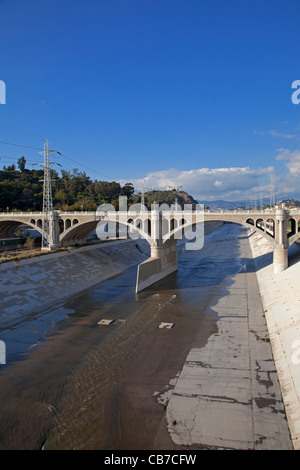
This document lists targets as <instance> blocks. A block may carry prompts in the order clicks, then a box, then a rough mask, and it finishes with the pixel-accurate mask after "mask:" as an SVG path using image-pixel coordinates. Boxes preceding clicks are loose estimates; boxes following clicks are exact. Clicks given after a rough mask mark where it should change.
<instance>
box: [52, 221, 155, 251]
mask: <svg viewBox="0 0 300 470" xmlns="http://www.w3.org/2000/svg"><path fill="white" fill-rule="evenodd" d="M99 222H102V225H104V224H107V223H109V222H111V223H114V224H116V225H117V224H119V225H124V226H127V227H129V229H130V231H131V233H132V230H134V231H136V232H137V233H138V234H139V235H141V236H142V237H143V238H144V239H145V240H146V241H147V242H148V243H149V244H151V236H150V235H149V234H148V233H147V232H146V231H145V230H144V229H143V228H142V227H139V226H138V227H137V226H135V225H134V220H133V219H128V221H122V222H120V221H119V220H118V221H117V220H115V219H110V218H109V217H105V218H104V219H102V220H92V221H89V222H78V221H77V223H75V224H73V225H71V226H70V227H69V228H68V229H67V230H65V231H64V232H62V233H61V234H60V236H59V242H60V243H61V244H62V245H64V244H71V243H79V242H81V241H83V240H86V238H87V237H88V236H89V235H90V234H91V233H92V232H94V231H95V230H96V229H97V226H98V224H99ZM141 222H142V221H141ZM141 226H143V224H142V223H141Z"/></svg>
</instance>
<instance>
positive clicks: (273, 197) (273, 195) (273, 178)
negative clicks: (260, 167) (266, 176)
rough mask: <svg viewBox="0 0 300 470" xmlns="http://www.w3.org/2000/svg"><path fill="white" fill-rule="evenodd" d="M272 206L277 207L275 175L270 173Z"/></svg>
mask: <svg viewBox="0 0 300 470" xmlns="http://www.w3.org/2000/svg"><path fill="white" fill-rule="evenodd" d="M270 187H271V189H270V207H271V208H273V207H275V176H274V175H273V174H272V175H270Z"/></svg>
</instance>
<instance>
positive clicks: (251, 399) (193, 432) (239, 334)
mask: <svg viewBox="0 0 300 470" xmlns="http://www.w3.org/2000/svg"><path fill="white" fill-rule="evenodd" d="M241 263H242V266H243V267H242V269H241V271H240V272H239V273H238V274H237V275H235V276H234V278H233V283H232V284H231V285H230V287H229V292H228V295H226V296H224V297H223V298H221V299H220V301H219V302H218V304H217V305H214V306H213V307H212V309H213V310H214V311H215V312H216V313H217V315H218V321H217V326H218V332H217V333H216V334H214V335H212V336H211V337H210V338H209V340H208V342H207V344H206V345H205V347H203V348H199V349H198V348H197V347H195V348H193V349H191V350H190V353H189V354H188V356H187V358H186V361H185V364H184V367H183V369H182V371H181V373H180V374H179V377H178V380H177V382H176V385H175V387H174V389H173V391H172V394H171V397H170V401H169V403H168V406H167V413H166V415H167V421H168V430H169V433H170V435H171V437H172V439H173V441H174V442H175V443H176V444H179V445H195V444H199V445H201V446H208V447H209V448H219V449H221V448H226V449H268V450H271V449H283V450H285V449H287V450H288V449H292V448H293V446H292V441H291V437H290V432H289V428H288V424H287V420H286V414H285V409H284V405H283V401H282V396H281V391H280V387H279V383H278V379H277V373H276V370H275V365H274V362H273V357H272V351H271V345H270V342H269V337H268V331H267V327H266V323H265V318H264V313H263V306H262V301H261V296H260V293H259V288H258V283H257V278H256V273H255V270H254V265H253V261H252V260H251V251H250V247H249V241H248V238H246V237H241Z"/></svg>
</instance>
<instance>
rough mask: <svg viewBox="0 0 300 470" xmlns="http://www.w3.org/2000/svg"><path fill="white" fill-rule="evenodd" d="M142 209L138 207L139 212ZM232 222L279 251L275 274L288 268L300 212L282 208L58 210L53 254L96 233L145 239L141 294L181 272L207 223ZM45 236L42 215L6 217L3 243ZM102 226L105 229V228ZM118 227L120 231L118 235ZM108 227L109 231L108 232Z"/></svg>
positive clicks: (1, 226)
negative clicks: (22, 228) (181, 255)
mask: <svg viewBox="0 0 300 470" xmlns="http://www.w3.org/2000/svg"><path fill="white" fill-rule="evenodd" d="M135 209H136V208H135ZM220 221H221V222H232V223H238V224H241V225H243V226H245V227H247V228H251V229H252V230H254V231H255V232H258V233H260V234H261V235H262V236H264V237H265V238H266V239H267V240H268V242H269V243H270V245H271V246H272V248H273V265H274V272H275V273H276V272H281V271H283V270H284V269H286V268H287V267H288V248H289V246H291V245H292V244H293V243H294V242H296V241H299V240H300V210H293V211H292V210H288V209H285V208H284V207H280V208H279V207H277V208H276V209H273V210H265V211H262V210H260V211H259V210H257V211H250V210H248V211H240V210H239V211H238V210H235V211H205V212H204V211H203V210H201V209H200V206H198V208H197V210H192V208H191V207H190V208H187V209H186V206H185V209H184V210H182V209H181V208H180V207H177V208H176V207H175V208H170V207H169V206H167V205H161V206H158V205H156V204H154V205H153V206H152V210H151V211H148V210H147V209H146V208H145V207H140V208H139V209H138V210H132V209H131V208H129V210H125V211H115V210H107V211H106V210H98V211H96V212H60V211H54V214H53V220H52V224H53V225H52V227H53V235H54V236H53V244H52V246H50V249H53V248H56V247H61V246H69V245H74V244H77V243H80V244H82V243H85V242H86V239H87V237H88V236H89V235H90V234H91V233H92V232H93V231H95V230H97V233H98V235H99V237H100V238H108V237H109V236H111V234H112V233H113V235H115V236H117V235H118V234H119V233H120V234H121V235H122V236H127V237H134V236H137V235H138V236H141V237H143V238H144V239H145V240H147V241H148V243H149V245H150V247H151V257H150V258H149V259H148V260H146V261H145V262H144V263H142V264H140V265H139V268H138V276H137V287H136V290H137V292H138V291H140V290H142V289H144V288H145V287H147V286H149V285H151V284H153V283H154V282H157V281H158V280H160V279H162V278H163V277H165V276H167V275H168V274H170V273H172V272H174V271H175V270H177V240H179V239H181V238H182V237H183V235H185V237H187V243H186V249H190V250H195V249H200V248H201V247H202V246H203V243H204V223H206V222H220ZM23 224H24V225H26V226H27V227H29V228H32V229H35V230H37V231H39V232H40V233H41V234H42V233H43V228H42V227H43V214H42V213H41V212H19V213H18V212H5V213H2V214H0V238H5V237H9V236H11V235H12V234H13V232H14V231H15V230H17V227H18V226H19V225H23ZM101 226H102V229H101V228H99V227H101ZM116 227H117V232H118V233H117V232H116V231H115V233H114V230H115V228H116ZM107 228H108V232H106V229H107Z"/></svg>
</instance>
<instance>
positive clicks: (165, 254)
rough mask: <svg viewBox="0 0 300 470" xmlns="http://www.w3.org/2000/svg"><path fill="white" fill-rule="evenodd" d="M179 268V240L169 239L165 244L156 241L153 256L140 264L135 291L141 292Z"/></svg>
mask: <svg viewBox="0 0 300 470" xmlns="http://www.w3.org/2000/svg"><path fill="white" fill-rule="evenodd" d="M177 269H178V264H177V240H167V241H166V242H165V243H164V244H158V243H157V242H154V243H153V245H152V246H151V257H150V258H148V259H147V260H146V261H144V262H143V263H141V264H139V266H138V272H137V280H136V289H135V291H136V292H141V291H142V290H144V289H146V288H147V287H149V286H151V285H152V284H155V283H156V282H158V281H160V280H161V279H163V278H165V277H166V276H169V274H172V273H173V272H175V271H177Z"/></svg>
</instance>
